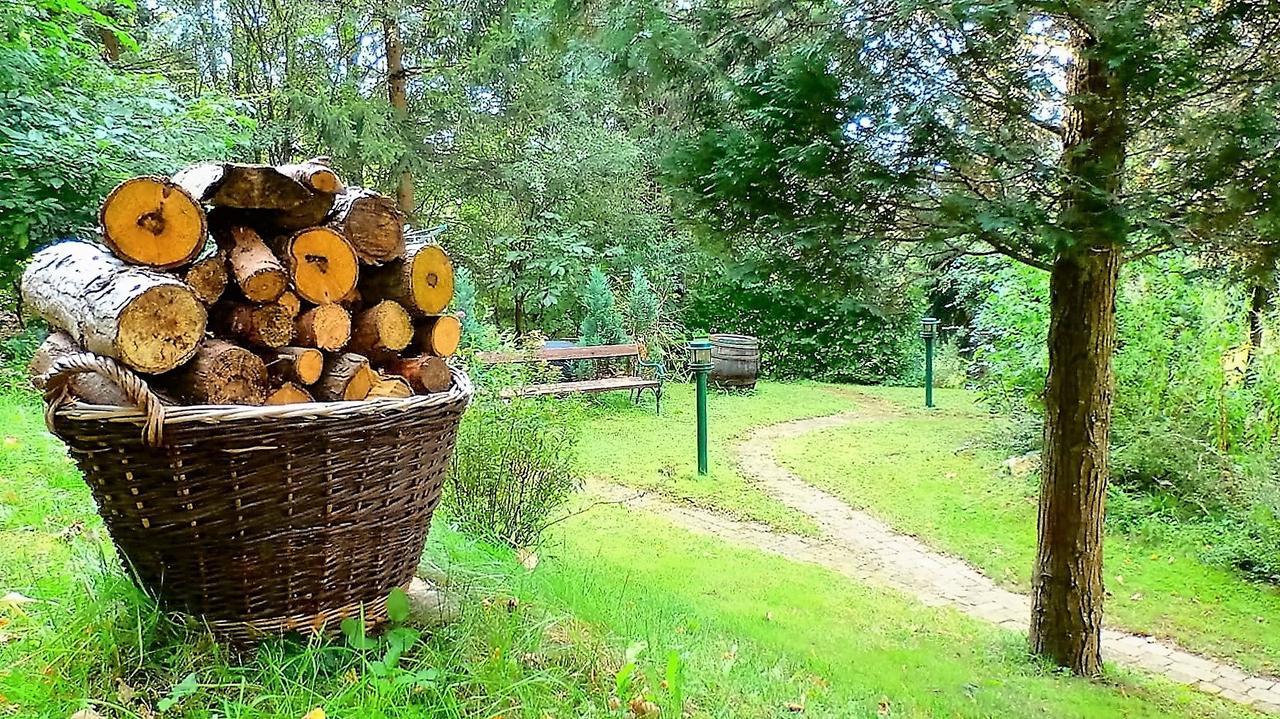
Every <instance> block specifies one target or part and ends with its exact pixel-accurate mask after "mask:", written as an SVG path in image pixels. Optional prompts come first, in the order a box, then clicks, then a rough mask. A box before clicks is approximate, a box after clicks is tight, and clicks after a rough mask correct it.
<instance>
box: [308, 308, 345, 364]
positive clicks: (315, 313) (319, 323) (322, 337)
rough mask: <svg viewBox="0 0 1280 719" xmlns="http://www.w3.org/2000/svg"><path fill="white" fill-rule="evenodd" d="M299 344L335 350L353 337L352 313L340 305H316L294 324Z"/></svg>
mask: <svg viewBox="0 0 1280 719" xmlns="http://www.w3.org/2000/svg"><path fill="white" fill-rule="evenodd" d="M294 327H295V329H296V332H297V341H298V344H300V345H302V346H304V347H318V348H320V349H322V350H329V351H331V352H335V351H337V350H340V349H342V348H343V347H345V346H346V344H347V342H348V341H349V340H350V339H351V315H350V314H349V313H348V312H347V311H346V310H345V309H343V308H342V307H341V306H340V305H336V304H327V305H316V306H315V307H312V308H311V309H309V310H307V311H306V312H303V313H302V315H300V316H299V317H298V319H297V321H296V322H295V324H294Z"/></svg>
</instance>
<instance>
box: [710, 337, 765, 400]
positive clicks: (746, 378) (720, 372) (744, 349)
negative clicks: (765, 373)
mask: <svg viewBox="0 0 1280 719" xmlns="http://www.w3.org/2000/svg"><path fill="white" fill-rule="evenodd" d="M711 364H712V367H711V383H712V384H714V385H715V386H717V387H741V388H745V389H750V388H752V387H755V386H756V377H757V376H759V374H760V340H757V339H756V338H755V337H748V336H746V335H711Z"/></svg>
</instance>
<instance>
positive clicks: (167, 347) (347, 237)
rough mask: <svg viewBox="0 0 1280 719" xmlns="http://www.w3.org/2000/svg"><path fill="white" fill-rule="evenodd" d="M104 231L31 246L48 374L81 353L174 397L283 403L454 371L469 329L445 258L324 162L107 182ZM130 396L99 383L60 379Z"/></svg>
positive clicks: (410, 390) (89, 392)
mask: <svg viewBox="0 0 1280 719" xmlns="http://www.w3.org/2000/svg"><path fill="white" fill-rule="evenodd" d="M99 218H100V220H101V244H99V243H97V242H88V241H83V240H68V241H64V242H61V243H58V244H55V245H52V246H50V247H48V248H46V249H44V250H41V251H40V252H38V253H37V254H36V255H35V257H34V258H33V259H32V260H31V263H30V265H29V266H28V267H27V269H26V272H25V273H24V274H23V277H22V297H23V301H24V303H25V306H26V307H27V308H29V309H30V310H31V311H33V312H34V313H36V314H38V315H39V316H40V317H42V318H43V319H44V320H46V321H47V322H48V323H49V324H50V325H51V326H52V327H53V328H55V329H56V330H57V331H55V332H54V333H53V334H51V335H50V336H49V338H48V340H47V341H46V342H45V343H44V345H43V346H42V347H41V348H40V350H39V352H38V353H37V355H36V357H35V359H34V360H33V362H32V372H33V374H35V375H36V376H37V377H39V376H41V375H43V373H44V372H45V371H47V370H48V368H49V367H50V366H51V365H52V364H53V362H54V361H55V360H56V359H58V358H59V357H62V356H64V355H68V354H72V353H76V352H83V351H89V352H94V353H97V354H99V355H106V356H109V357H113V358H115V359H116V360H118V361H119V362H122V363H123V364H125V365H127V366H128V367H130V368H132V369H134V370H136V371H138V372H141V373H144V374H146V375H149V377H148V380H149V384H150V385H151V386H152V388H153V389H155V390H156V392H157V394H159V395H160V396H161V397H162V398H163V399H165V400H166V401H170V402H174V403H189V404H250V405H257V404H288V403H294V402H312V401H317V400H319V401H337V400H363V399H366V398H372V397H407V396H410V395H412V394H415V393H418V394H421V393H429V392H439V391H443V390H445V389H448V387H449V385H450V381H451V378H450V374H449V367H448V365H447V363H446V361H445V358H447V357H449V356H450V355H452V354H453V352H454V350H455V349H456V348H457V345H458V340H459V336H460V331H461V328H460V326H459V322H458V319H457V317H455V316H453V315H450V314H446V313H445V309H446V308H447V307H448V305H449V302H450V300H451V299H452V297H453V266H452V264H451V263H450V260H449V256H448V255H447V254H446V253H445V252H444V251H443V250H442V249H441V248H440V247H439V246H438V245H436V244H433V243H432V242H430V241H428V240H413V239H410V240H408V241H406V237H405V229H404V223H403V216H402V214H401V213H400V211H399V210H398V209H397V207H396V204H395V202H394V201H393V200H391V199H390V198H388V197H385V196H383V195H380V194H378V193H376V192H372V191H369V190H365V189H361V188H356V187H345V186H344V185H343V183H342V181H341V180H340V179H339V178H338V176H337V175H336V174H335V173H334V172H333V170H332V169H330V168H329V167H328V165H327V164H326V163H325V161H324V160H323V159H316V160H311V161H308V162H304V163H301V164H297V165H282V166H279V167H272V166H267V165H243V164H223V163H211V164H204V165H197V166H195V167H190V168H187V169H185V170H183V171H182V172H180V173H178V174H177V175H175V176H174V177H173V178H172V179H170V178H164V177H136V178H133V179H131V180H127V181H125V182H124V183H122V184H121V185H120V186H119V187H117V188H116V189H115V190H113V191H112V192H111V194H110V195H108V196H107V198H106V200H105V201H104V202H103V204H102V211H101V213H100V216H99ZM70 388H71V391H72V392H73V393H74V394H75V395H76V396H77V397H78V398H79V399H81V400H84V401H86V402H90V403H93V404H116V405H124V404H128V402H127V400H126V399H125V398H124V396H123V395H122V394H121V392H120V391H119V390H118V389H117V388H115V387H114V386H112V385H111V384H110V383H109V382H107V381H106V380H105V379H102V378H98V377H93V376H88V375H80V376H78V377H77V378H76V379H75V380H74V381H73V382H72V383H71V385H70Z"/></svg>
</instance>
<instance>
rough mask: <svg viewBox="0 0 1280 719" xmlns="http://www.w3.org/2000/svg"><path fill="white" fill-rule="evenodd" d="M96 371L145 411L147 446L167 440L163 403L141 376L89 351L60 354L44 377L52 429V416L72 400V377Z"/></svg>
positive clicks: (47, 420)
mask: <svg viewBox="0 0 1280 719" xmlns="http://www.w3.org/2000/svg"><path fill="white" fill-rule="evenodd" d="M87 372H96V373H97V374H100V375H102V376H103V377H106V378H107V379H109V380H111V381H112V382H114V383H115V384H116V386H117V387H119V388H120V389H121V391H123V392H124V395H125V397H128V398H129V401H130V402H132V403H133V404H134V405H135V406H137V408H138V409H140V410H142V412H143V413H144V414H146V416H147V418H146V421H145V422H143V424H142V441H143V442H146V443H147V445H148V446H151V447H159V446H160V444H161V443H162V442H163V440H164V404H163V403H162V402H161V401H160V398H159V397H157V396H156V394H155V393H154V392H152V391H151V388H150V387H148V386H147V383H146V382H143V381H142V378H141V377H139V376H138V375H136V374H134V373H133V372H132V371H131V370H129V369H127V368H126V367H124V366H123V365H121V364H120V363H119V362H116V361H115V360H113V359H111V358H110V357H100V356H98V355H96V354H93V353H90V352H81V353H78V354H73V355H67V356H65V357H59V358H58V359H56V360H54V362H53V364H52V365H51V366H50V367H49V371H48V372H45V374H44V377H43V378H42V380H43V382H44V400H45V409H44V421H45V424H46V425H48V426H49V431H51V432H52V431H53V416H54V414H55V413H57V411H58V410H60V409H62V408H63V407H65V406H66V405H67V404H69V403H70V402H71V401H72V400H73V399H74V398H73V397H72V395H71V379H72V378H73V377H75V376H76V375H78V374H84V373H87Z"/></svg>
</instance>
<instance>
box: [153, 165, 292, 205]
mask: <svg viewBox="0 0 1280 719" xmlns="http://www.w3.org/2000/svg"><path fill="white" fill-rule="evenodd" d="M173 181H174V182H175V183H177V184H178V185H180V186H182V188H183V189H185V190H186V191H187V192H189V193H190V194H191V196H192V197H194V198H196V199H197V200H199V201H200V202H205V203H208V204H210V205H213V206H214V207H232V208H236V209H242V210H276V211H286V212H287V211H289V210H291V209H293V208H294V207H296V206H297V205H300V204H302V203H304V202H306V201H307V200H309V199H311V196H312V195H313V194H315V193H313V192H312V191H311V190H310V189H309V188H307V187H306V186H305V185H303V184H302V183H301V182H298V181H297V180H295V179H294V178H292V177H290V176H288V175H286V174H285V173H283V172H281V171H280V170H278V169H277V168H275V167H272V166H271V165H244V164H239V163H230V162H228V163H217V162H210V163H205V164H202V165H195V166H192V167H188V168H186V169H185V170H183V171H181V172H179V173H178V174H177V175H174V177H173Z"/></svg>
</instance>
